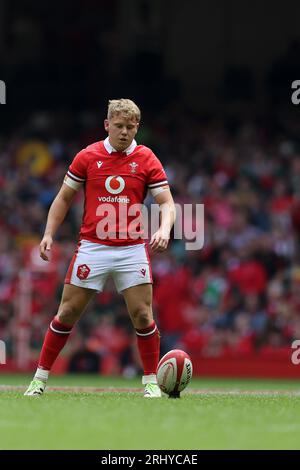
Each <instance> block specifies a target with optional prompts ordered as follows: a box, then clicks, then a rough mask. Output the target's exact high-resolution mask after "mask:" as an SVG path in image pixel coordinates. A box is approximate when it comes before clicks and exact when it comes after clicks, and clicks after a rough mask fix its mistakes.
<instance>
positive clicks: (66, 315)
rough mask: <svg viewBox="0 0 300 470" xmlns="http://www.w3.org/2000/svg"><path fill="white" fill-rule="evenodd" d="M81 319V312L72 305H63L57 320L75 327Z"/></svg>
mask: <svg viewBox="0 0 300 470" xmlns="http://www.w3.org/2000/svg"><path fill="white" fill-rule="evenodd" d="M79 317H80V312H79V311H78V309H77V308H75V307H73V306H72V305H63V306H62V307H61V308H60V309H59V311H58V313H57V319H58V320H59V321H60V322H61V323H63V324H66V325H74V323H76V321H77V320H78V318H79Z"/></svg>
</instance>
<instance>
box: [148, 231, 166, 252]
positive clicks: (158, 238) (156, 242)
mask: <svg viewBox="0 0 300 470" xmlns="http://www.w3.org/2000/svg"><path fill="white" fill-rule="evenodd" d="M169 240H170V234H169V233H166V232H163V230H161V229H158V230H157V232H155V233H154V234H153V235H152V237H151V240H150V247H151V250H152V251H153V252H154V253H159V252H161V251H165V250H166V249H167V247H168V244H169Z"/></svg>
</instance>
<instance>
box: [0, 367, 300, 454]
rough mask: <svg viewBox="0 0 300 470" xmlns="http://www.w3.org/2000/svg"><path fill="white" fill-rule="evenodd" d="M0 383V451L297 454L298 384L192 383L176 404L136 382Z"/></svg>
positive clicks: (11, 379)
mask: <svg viewBox="0 0 300 470" xmlns="http://www.w3.org/2000/svg"><path fill="white" fill-rule="evenodd" d="M30 380H31V377H28V376H26V377H25V376H21V375H4V374H1V375H0V406H1V408H0V449H106V450H113V449H121V450H123V449H126V450H129V449H145V450H150V449H164V450H176V449H182V450H187V449H300V420H299V416H300V381H278V380H277V381H275V380H274V381H259V380H253V381H250V380H246V381H242V380H217V379H215V380H212V379H193V380H192V384H191V385H190V386H189V387H188V388H187V390H186V391H185V392H183V393H182V398H181V399H180V400H170V399H168V398H167V397H166V396H164V397H163V398H162V399H145V398H143V396H142V388H141V382H140V380H126V379H122V378H108V377H99V376H82V375H73V376H69V375H68V376H63V377H51V378H50V380H49V382H48V387H47V391H46V393H45V394H44V395H43V396H42V397H24V396H23V392H24V390H25V389H26V386H27V385H28V383H29V382H30Z"/></svg>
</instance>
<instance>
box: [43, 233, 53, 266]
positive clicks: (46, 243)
mask: <svg viewBox="0 0 300 470" xmlns="http://www.w3.org/2000/svg"><path fill="white" fill-rule="evenodd" d="M52 243H53V239H52V237H51V236H50V235H45V236H44V237H43V240H42V241H41V243H40V257H41V258H42V259H43V260H44V261H50V258H49V255H50V250H51V246H52Z"/></svg>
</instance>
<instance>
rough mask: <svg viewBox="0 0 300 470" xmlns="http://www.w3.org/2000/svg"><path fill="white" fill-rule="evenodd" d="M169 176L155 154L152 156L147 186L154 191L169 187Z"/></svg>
mask: <svg viewBox="0 0 300 470" xmlns="http://www.w3.org/2000/svg"><path fill="white" fill-rule="evenodd" d="M168 184H169V183H168V179H167V175H166V173H165V170H164V169H163V166H162V164H161V162H160V161H159V159H158V158H157V156H156V155H154V153H152V154H151V156H150V163H149V173H148V181H147V186H148V188H149V189H151V190H153V189H156V188H160V187H162V186H166V185H168Z"/></svg>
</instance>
